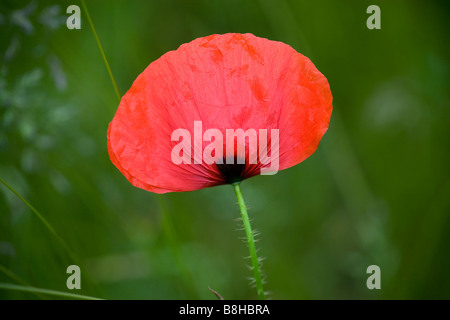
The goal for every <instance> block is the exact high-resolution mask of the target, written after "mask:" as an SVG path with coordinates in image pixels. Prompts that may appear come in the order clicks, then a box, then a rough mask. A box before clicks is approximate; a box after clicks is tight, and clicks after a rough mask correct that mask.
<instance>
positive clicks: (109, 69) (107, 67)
mask: <svg viewBox="0 0 450 320" xmlns="http://www.w3.org/2000/svg"><path fill="white" fill-rule="evenodd" d="M81 5H82V6H83V10H84V12H86V16H87V19H88V22H89V25H90V26H91V29H92V33H93V34H94V37H95V41H97V46H98V48H99V49H100V54H101V55H102V58H103V61H104V62H105V65H106V69H107V70H108V74H109V77H110V78H111V82H112V84H113V86H114V91H115V92H116V95H117V99H119V101H120V98H121V96H120V92H119V88H118V87H117V83H116V80H115V79H114V76H113V74H112V71H111V68H110V67H109V63H108V60H107V59H106V55H105V52H104V51H103V47H102V44H101V43H100V39H99V38H98V35H97V31H95V27H94V23H93V22H92V19H91V15H90V14H89V10H88V8H87V6H86V3H85V2H84V0H81Z"/></svg>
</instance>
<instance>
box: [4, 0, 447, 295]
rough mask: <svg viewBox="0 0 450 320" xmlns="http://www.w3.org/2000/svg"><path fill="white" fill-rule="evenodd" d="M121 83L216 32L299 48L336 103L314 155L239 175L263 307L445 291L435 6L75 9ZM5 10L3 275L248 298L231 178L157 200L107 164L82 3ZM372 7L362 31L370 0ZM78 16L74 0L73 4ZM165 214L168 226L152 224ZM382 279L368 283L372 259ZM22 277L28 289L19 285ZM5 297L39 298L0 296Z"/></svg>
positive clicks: (107, 103)
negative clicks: (377, 22)
mask: <svg viewBox="0 0 450 320" xmlns="http://www.w3.org/2000/svg"><path fill="white" fill-rule="evenodd" d="M86 2H87V6H88V8H89V9H90V13H91V15H92V19H93V22H94V24H95V26H96V28H97V32H98V35H99V37H100V40H101V42H102V45H103V47H104V50H105V54H106V56H107V58H108V60H109V63H110V66H111V69H112V72H113V73H114V76H115V78H116V81H117V83H118V87H119V90H120V91H121V93H122V94H123V93H125V92H126V90H127V89H128V88H129V87H130V86H131V83H132V81H133V80H134V79H135V78H136V77H137V75H138V74H139V73H140V72H142V70H143V69H144V68H145V67H146V66H147V65H148V64H149V63H150V62H151V61H153V60H155V59H157V58H158V57H159V56H161V55H162V54H164V53H165V52H167V51H169V50H173V49H176V48H177V47H178V46H179V45H181V44H182V43H185V42H189V41H191V40H192V39H194V38H196V37H199V36H205V35H209V34H212V33H226V32H242V33H245V32H251V33H253V34H255V35H257V36H261V37H266V38H269V39H273V40H279V41H283V42H285V43H288V44H290V45H291V46H293V47H294V48H295V49H296V50H297V51H299V52H301V53H303V54H305V55H306V56H308V57H309V58H311V60H312V61H313V62H314V63H315V65H316V66H317V68H318V69H319V70H320V71H321V72H322V73H323V74H324V75H325V76H326V77H327V78H328V80H329V82H330V86H331V89H332V92H333V96H334V110H333V115H332V119H331V124H330V128H329V130H328V132H327V133H326V135H325V136H324V139H323V141H322V142H321V145H320V146H319V149H318V151H317V152H316V153H315V154H314V155H313V156H312V157H310V158H309V159H307V160H306V161H305V162H304V163H302V164H300V165H298V166H296V167H294V168H291V169H288V170H285V171H282V172H279V173H278V174H277V175H275V176H264V177H255V178H252V179H250V180H248V181H245V182H244V183H243V185H242V189H243V192H244V196H245V198H246V201H247V204H248V205H249V207H250V211H249V214H250V215H251V217H252V218H253V224H254V226H256V228H257V229H258V230H259V231H261V233H262V234H261V236H260V237H259V240H260V241H259V242H258V247H259V248H260V254H261V255H262V256H264V257H265V258H266V260H265V262H264V266H263V269H264V271H265V274H266V276H267V280H268V283H267V285H266V288H267V290H269V291H270V292H271V297H272V298H273V299H316V298H320V299H345V298H367V299H377V298H402V299H408V298H410V299H420V298H447V299H448V298H450V290H449V288H450V276H449V275H448V271H447V270H448V268H449V266H450V257H449V255H448V254H446V252H447V251H448V246H449V244H450V233H449V232H448V230H449V229H450V216H449V213H450V196H449V195H450V174H449V173H450V172H449V163H450V148H449V138H450V126H449V124H450V99H449V83H450V81H449V72H450V69H449V45H448V41H447V39H448V32H449V30H450V29H449V22H448V18H447V16H446V13H447V12H448V10H449V5H448V3H447V2H446V1H434V2H432V1H429V2H426V3H425V2H418V1H414V2H411V1H377V2H376V3H373V2H369V1H357V2H356V1H349V0H347V1H333V0H320V1H293V0H292V1H281V0H280V1H268V0H261V1H237V0H233V1H219V0H204V1H197V0H195V1H187V0H186V1H181V0H180V1H145V2H144V1H138V0H134V1H125V0H121V1H86ZM71 4H77V5H79V6H80V7H81V4H80V3H75V2H70V1H58V2H56V1H53V2H52V1H32V0H28V1H2V2H1V4H0V30H1V34H0V39H1V41H0V59H1V60H0V178H2V179H3V180H5V181H6V182H7V183H9V184H10V185H11V186H12V187H13V188H15V190H17V191H18V192H19V193H20V194H21V195H22V196H24V197H25V198H26V199H28V200H29V201H30V203H31V204H33V206H34V207H36V208H37V209H38V210H39V211H40V212H41V213H42V214H43V216H44V217H45V218H46V219H47V220H48V221H49V222H50V224H51V225H52V226H53V227H54V229H55V230H56V232H57V233H58V234H59V235H60V236H61V238H63V239H64V241H65V242H67V243H68V245H69V247H70V248H71V251H72V252H73V253H72V256H70V255H69V253H68V252H67V250H65V248H64V246H63V245H61V243H60V242H59V241H58V240H57V239H56V238H55V237H54V236H53V235H52V234H51V233H50V232H49V230H48V229H47V228H46V227H45V226H44V224H43V223H42V222H41V221H40V220H39V219H37V217H36V216H35V215H34V214H33V213H32V212H31V211H30V209H29V208H28V207H26V206H25V205H24V204H23V203H22V202H21V201H20V200H19V199H18V198H17V197H16V196H15V195H14V194H13V193H11V192H10V191H9V190H8V189H7V188H5V187H4V186H3V185H2V186H0V265H1V266H3V267H4V268H6V269H8V270H9V271H10V272H12V273H14V274H15V275H16V279H13V278H11V277H9V276H7V275H6V274H4V273H2V272H1V271H0V282H7V283H16V281H17V278H20V279H21V280H22V281H23V282H24V283H26V284H28V285H31V286H36V287H42V288H49V289H54V290H60V291H68V290H67V288H66V279H67V276H68V275H67V274H66V268H67V266H69V265H71V264H77V265H79V266H80V267H81V270H82V289H81V290H79V291H78V293H80V294H85V295H92V296H97V297H102V298H117V299H122V298H125V299H127V298H138V299H182V298H194V299H195V298H206V299H213V298H214V296H213V295H212V294H211V293H210V292H209V290H208V286H209V287H211V288H213V289H215V290H217V291H218V292H219V293H220V294H221V295H223V296H224V297H225V298H228V299H245V298H255V292H254V291H255V290H254V289H252V288H250V287H249V286H248V281H247V280H246V277H248V276H250V273H249V271H248V269H247V268H246V267H245V265H246V264H248V261H246V260H245V259H244V258H243V257H245V256H247V254H248V253H247V248H246V246H245V244H243V243H242V242H241V240H240V238H241V237H242V236H243V231H242V230H236V229H238V228H239V223H238V222H236V221H235V219H236V218H237V217H238V216H239V211H238V207H237V205H236V200H235V198H234V193H233V190H232V189H231V188H230V187H229V186H222V187H216V188H211V189H205V190H200V191H195V192H189V193H173V194H166V195H163V196H160V197H158V196H156V195H155V194H151V193H147V192H145V191H142V190H140V189H137V188H134V187H132V186H131V185H130V184H129V183H128V182H127V181H126V180H125V179H124V178H123V176H122V175H121V174H120V173H119V172H118V171H117V170H116V169H115V167H114V166H113V165H112V164H111V163H110V161H109V157H108V154H107V149H106V129H107V126H108V123H109V121H110V120H111V119H112V117H113V115H114V111H115V110H116V108H117V106H118V101H117V97H116V96H115V93H114V89H113V86H112V84H111V81H110V79H109V77H108V73H107V71H106V68H105V65H104V63H103V60H102V58H101V55H100V52H99V50H98V47H97V45H96V42H95V38H94V36H93V33H92V31H91V29H90V28H89V24H88V21H87V18H86V15H85V12H84V11H83V9H82V28H81V30H68V29H67V28H66V24H65V23H66V19H67V17H68V16H69V15H68V14H66V8H67V7H68V6H69V5H71ZM371 4H377V5H379V6H380V8H381V26H382V28H381V30H368V29H367V27H366V19H367V18H368V16H369V15H368V14H366V8H367V7H368V6H369V5H371ZM81 8H82V7H81ZM164 211H166V213H165V214H166V219H167V221H170V223H167V222H164V219H163V216H164ZM372 264H375V265H378V266H380V268H381V275H382V278H381V279H382V280H381V281H382V289H381V290H374V291H370V290H368V289H367V287H366V279H367V277H368V275H367V274H366V269H367V267H368V266H369V265H372ZM22 284H23V283H22ZM0 298H2V299H12V298H19V299H20V298H42V297H41V296H36V295H33V294H31V293H22V292H17V291H9V290H0Z"/></svg>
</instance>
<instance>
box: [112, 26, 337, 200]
mask: <svg viewBox="0 0 450 320" xmlns="http://www.w3.org/2000/svg"><path fill="white" fill-rule="evenodd" d="M331 100H332V97H331V92H330V89H329V86H328V82H327V80H326V78H325V77H324V76H323V75H322V74H321V73H320V72H319V71H318V70H317V69H316V68H315V67H314V65H313V64H312V62H311V61H310V60H309V59H308V58H306V57H304V56H303V55H301V54H299V53H297V52H296V51H295V50H294V49H292V48H291V47H290V46H288V45H286V44H284V43H281V42H276V41H270V40H267V39H263V38H258V37H255V36H253V35H251V34H225V35H212V36H209V37H205V38H199V39H196V40H194V41H192V42H190V43H188V44H184V45H182V46H180V48H178V50H176V51H171V52H168V53H166V54H165V55H163V56H162V57H161V58H159V59H158V60H156V61H154V62H153V63H151V64H150V65H149V66H148V67H147V68H146V69H145V71H144V72H143V73H142V74H141V75H139V77H138V78H137V79H136V81H135V82H134V83H133V85H132V87H131V88H130V90H129V91H128V92H127V93H126V94H125V96H124V97H123V98H122V101H121V103H120V105H119V108H118V110H117V113H116V115H115V117H114V119H113V120H112V122H111V124H110V126H109V130H108V150H109V154H110V158H111V160H112V162H113V163H114V164H115V165H116V166H117V168H118V169H119V170H120V171H121V172H122V173H123V174H124V175H125V177H126V178H127V179H128V180H129V181H130V182H131V183H132V184H133V185H135V186H137V187H140V188H143V189H146V190H149V191H152V192H156V193H164V192H169V191H190V190H196V189H201V188H205V187H210V186H214V185H218V184H223V183H225V181H224V178H223V176H222V175H221V173H220V171H219V170H218V168H217V166H215V165H209V166H208V165H206V164H204V163H202V164H195V165H194V164H192V165H189V164H180V165H176V164H174V163H172V160H171V151H172V148H173V147H174V146H175V145H176V144H177V143H178V142H172V141H171V134H172V132H173V131H174V130H175V129H178V128H184V129H188V130H189V131H190V132H191V137H192V138H193V126H194V121H202V124H203V132H204V131H206V130H207V129H210V128H217V129H219V130H221V131H222V133H223V135H224V141H225V130H226V129H237V128H242V129H243V130H247V129H250V128H252V129H255V130H257V131H258V129H268V132H270V129H279V130H280V131H279V133H280V159H279V161H280V169H285V168H288V167H290V166H293V165H295V164H297V163H299V162H301V161H303V160H304V159H306V158H307V157H308V156H309V155H311V154H312V153H313V152H314V151H315V150H316V148H317V145H318V143H319V141H320V139H321V137H322V135H323V134H324V133H325V131H326V130H327V128H328V122H329V119H330V115H331V108H332V107H331ZM206 145H207V143H204V144H203V148H204V147H205V146H206ZM191 154H192V155H193V154H194V151H193V144H192V152H191ZM255 168H259V166H253V167H251V168H250V167H249V168H247V169H246V172H247V176H246V177H249V176H252V175H255V174H258V172H257V170H254V169H255Z"/></svg>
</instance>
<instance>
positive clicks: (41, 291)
mask: <svg viewBox="0 0 450 320" xmlns="http://www.w3.org/2000/svg"><path fill="white" fill-rule="evenodd" d="M0 289H6V290H16V291H23V292H31V293H34V294H46V295H51V296H58V297H62V298H70V299H79V300H103V299H100V298H96V297H90V296H85V295H81V294H75V293H68V292H62V291H56V290H50V289H42V288H35V287H29V286H22V285H17V284H11V283H0Z"/></svg>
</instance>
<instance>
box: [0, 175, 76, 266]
mask: <svg viewBox="0 0 450 320" xmlns="http://www.w3.org/2000/svg"><path fill="white" fill-rule="evenodd" d="M0 182H1V183H2V184H3V185H5V187H7V188H8V189H9V190H11V192H12V193H14V194H15V195H16V196H17V197H18V198H19V199H20V200H22V202H23V203H25V204H26V205H27V207H28V208H30V210H31V211H32V212H33V213H34V214H35V215H36V217H38V219H39V220H41V222H42V223H43V224H44V225H45V226H46V227H47V229H48V230H49V231H50V232H51V233H52V234H53V236H54V237H55V238H57V239H58V241H59V242H60V243H61V245H62V246H63V247H64V249H66V251H67V253H68V254H69V255H70V256H71V257H72V256H73V253H72V251H71V250H70V248H69V246H68V245H67V243H66V242H65V241H64V239H63V238H61V237H60V236H59V235H58V233H56V231H55V228H53V226H52V225H51V224H50V223H49V222H48V221H47V220H46V219H45V218H44V216H43V215H42V214H41V213H40V212H39V211H37V210H36V208H35V207H33V206H32V205H31V204H30V203H29V202H28V201H27V200H26V199H25V198H24V197H22V196H21V195H20V194H19V193H18V192H17V191H16V190H14V188H13V187H11V186H10V185H9V184H8V183H6V181H5V180H3V179H2V178H0ZM74 260H76V259H74Z"/></svg>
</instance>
